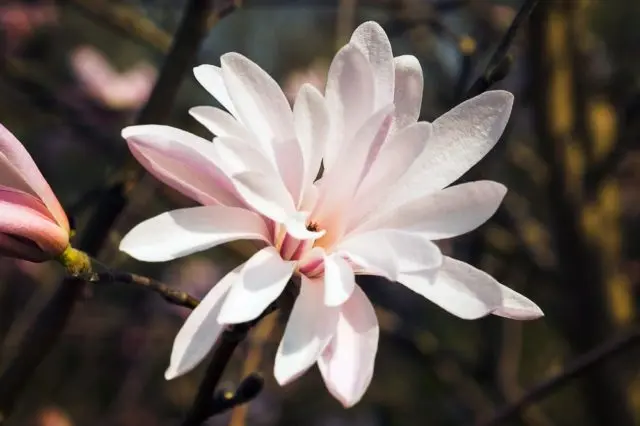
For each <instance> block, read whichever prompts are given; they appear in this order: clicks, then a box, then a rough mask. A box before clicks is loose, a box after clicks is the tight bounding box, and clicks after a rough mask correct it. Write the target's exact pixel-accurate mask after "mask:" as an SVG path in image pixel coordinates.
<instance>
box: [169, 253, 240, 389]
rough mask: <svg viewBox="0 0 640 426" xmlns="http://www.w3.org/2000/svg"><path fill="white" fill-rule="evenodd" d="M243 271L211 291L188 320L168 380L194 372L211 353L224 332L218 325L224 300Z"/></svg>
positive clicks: (176, 342)
mask: <svg viewBox="0 0 640 426" xmlns="http://www.w3.org/2000/svg"><path fill="white" fill-rule="evenodd" d="M241 268H242V265H240V266H238V267H237V268H235V269H234V270H232V271H231V272H229V273H228V274H227V275H225V277H224V278H222V280H220V282H218V284H216V285H215V286H214V287H213V288H212V289H211V290H209V292H208V293H207V295H206V296H205V297H204V299H202V301H201V302H200V304H199V305H198V306H197V307H196V308H195V309H194V310H193V312H191V314H190V315H189V317H188V318H187V320H186V321H185V323H184V325H183V326H182V328H181V329H180V331H179V332H178V334H177V335H176V338H175V340H174V342H173V349H172V351H171V361H170V363H169V368H168V369H167V371H166V372H165V373H164V376H165V378H166V379H167V380H171V379H174V378H176V377H178V376H181V375H183V374H185V373H188V372H189V371H191V370H193V369H194V368H195V367H196V366H197V365H198V364H199V363H200V361H202V360H203V359H204V358H205V357H206V356H207V354H208V353H209V351H211V348H212V347H213V345H214V344H215V342H216V341H217V340H218V337H219V336H220V334H222V332H223V331H224V324H221V323H219V322H218V314H219V313H220V309H221V307H222V303H223V301H224V297H225V296H226V295H227V292H228V291H229V288H230V287H231V285H232V284H233V283H234V282H236V280H237V279H238V275H239V272H240V269H241Z"/></svg>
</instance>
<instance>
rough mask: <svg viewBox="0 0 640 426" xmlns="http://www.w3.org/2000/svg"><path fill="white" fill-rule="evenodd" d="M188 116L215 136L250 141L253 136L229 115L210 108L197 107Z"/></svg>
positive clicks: (218, 109)
mask: <svg viewBox="0 0 640 426" xmlns="http://www.w3.org/2000/svg"><path fill="white" fill-rule="evenodd" d="M189 114H190V115H191V116H192V117H193V118H195V119H196V120H198V122H199V123H200V124H202V125H203V126H204V127H206V128H207V130H209V131H210V132H211V133H213V134H214V135H216V136H232V137H234V138H239V139H244V140H247V141H251V140H252V139H253V138H254V136H253V135H252V134H251V133H250V132H249V131H248V130H247V129H246V128H245V127H244V126H243V125H242V124H241V123H240V122H238V120H236V119H235V118H234V117H233V116H232V115H231V114H229V113H228V112H226V111H223V110H221V109H220V108H215V107H212V106H197V107H193V108H191V109H190V110H189Z"/></svg>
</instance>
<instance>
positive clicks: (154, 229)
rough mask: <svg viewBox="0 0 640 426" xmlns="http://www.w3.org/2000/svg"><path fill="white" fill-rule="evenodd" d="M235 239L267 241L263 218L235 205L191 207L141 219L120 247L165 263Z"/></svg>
mask: <svg viewBox="0 0 640 426" xmlns="http://www.w3.org/2000/svg"><path fill="white" fill-rule="evenodd" d="M235 240H262V241H266V242H268V241H269V231H268V230H267V227H266V225H265V222H264V220H263V219H262V217H260V216H259V215H258V214H256V213H254V212H251V211H249V210H246V209H241V208H237V207H225V206H204V207H192V208H187V209H179V210H173V211H170V212H167V213H163V214H161V215H159V216H156V217H154V218H151V219H149V220H146V221H144V222H142V223H141V224H139V225H138V226H136V227H135V228H133V229H132V230H131V231H129V233H128V234H127V235H125V237H124V238H123V239H122V241H121V242H120V250H121V251H124V252H125V253H127V254H128V255H130V256H131V257H133V258H136V259H138V260H142V261H145V262H165V261H168V260H173V259H177V258H179V257H183V256H187V255H189V254H192V253H196V252H199V251H203V250H207V249H210V248H212V247H215V246H217V245H220V244H224V243H227V242H229V241H235Z"/></svg>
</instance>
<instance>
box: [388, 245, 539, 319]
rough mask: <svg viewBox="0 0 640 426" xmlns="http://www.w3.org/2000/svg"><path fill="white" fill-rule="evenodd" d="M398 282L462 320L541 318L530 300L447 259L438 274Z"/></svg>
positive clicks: (411, 276)
mask: <svg viewBox="0 0 640 426" xmlns="http://www.w3.org/2000/svg"><path fill="white" fill-rule="evenodd" d="M398 282H400V283H401V284H403V285H405V286H406V287H408V288H409V289H411V290H413V291H415V292H416V293H418V294H420V295H422V296H424V297H425V298H427V299H429V300H431V301H432V302H433V303H435V304H436V305H438V306H440V307H441V308H443V309H444V310H446V311H448V312H449V313H451V314H453V315H455V316H457V317H460V318H462V319H469V320H471V319H478V318H481V317H484V316H486V315H489V314H491V313H494V312H496V313H497V314H498V315H502V316H509V317H510V318H516V319H533V318H538V317H540V316H542V311H541V310H540V308H538V307H537V306H536V305H535V304H533V302H531V301H529V299H526V298H525V297H524V296H521V295H519V294H517V293H515V292H513V291H512V290H509V289H507V287H504V286H503V285H501V284H500V283H498V282H497V281H496V280H495V279H494V278H493V277H491V276H490V275H489V274H487V273H485V272H483V271H481V270H479V269H476V268H474V267H473V266H471V265H469V264H467V263H464V262H461V261H459V260H456V259H452V258H450V257H445V258H444V262H443V264H442V267H441V268H440V269H439V270H438V272H437V274H434V273H432V272H426V273H425V272H421V273H412V274H401V275H400V277H399V278H398ZM516 295H517V296H516Z"/></svg>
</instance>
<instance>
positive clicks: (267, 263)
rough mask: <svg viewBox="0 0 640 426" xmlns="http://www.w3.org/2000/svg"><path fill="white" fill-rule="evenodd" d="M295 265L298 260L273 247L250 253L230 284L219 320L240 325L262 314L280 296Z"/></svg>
mask: <svg viewBox="0 0 640 426" xmlns="http://www.w3.org/2000/svg"><path fill="white" fill-rule="evenodd" d="M295 267H296V263H295V262H288V261H285V260H282V258H281V257H280V254H279V253H278V250H276V249H275V248H274V247H271V246H269V247H265V248H263V249H262V250H260V251H259V252H257V253H256V254H254V255H253V256H251V258H250V259H249V260H248V261H247V262H246V263H245V264H244V267H243V268H242V271H240V276H239V277H238V281H237V283H236V284H235V285H234V286H233V287H231V290H230V291H229V294H228V295H227V298H226V300H225V302H224V305H223V306H222V310H221V311H220V315H218V321H219V322H221V323H224V324H239V323H242V322H247V321H251V320H253V319H256V318H257V317H259V316H260V314H262V313H263V312H264V310H265V309H267V308H268V307H269V305H270V304H271V303H273V302H274V301H275V300H276V299H277V298H278V296H280V294H281V293H282V291H283V290H284V289H285V287H286V286H287V283H288V282H289V279H290V278H291V275H292V274H293V271H294V269H295Z"/></svg>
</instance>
